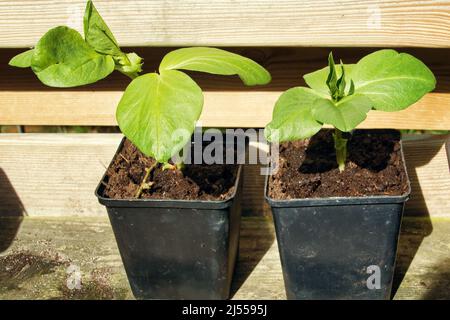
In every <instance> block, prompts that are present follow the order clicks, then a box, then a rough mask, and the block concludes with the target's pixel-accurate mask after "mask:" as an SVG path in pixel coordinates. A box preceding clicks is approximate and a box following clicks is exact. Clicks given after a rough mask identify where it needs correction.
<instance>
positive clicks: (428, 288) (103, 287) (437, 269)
mask: <svg viewBox="0 0 450 320" xmlns="http://www.w3.org/2000/svg"><path fill="white" fill-rule="evenodd" d="M0 231H1V232H0V243H1V244H3V247H1V248H0V299H67V298H71V297H72V298H77V299H96V298H97V299H101V298H103V299H111V298H114V299H133V296H132V293H131V290H130V288H129V285H128V281H127V278H126V275H125V270H124V268H123V265H122V262H121V259H120V255H119V252H118V249H117V246H116V242H115V240H114V236H113V233H112V230H111V227H110V224H109V221H108V220H107V218H105V217H104V218H99V217H89V218H86V217H85V218H73V217H72V218H69V217H57V218H48V217H47V218H36V217H34V218H31V217H27V218H25V219H23V220H22V221H18V220H11V219H9V220H7V219H6V218H0ZM16 233H17V234H16ZM5 243H7V245H5ZM449 243H450V220H449V219H432V220H429V219H413V218H406V219H404V220H403V224H402V232H401V234H400V240H399V248H398V254H397V267H396V270H395V276H394V289H393V292H394V293H395V296H394V299H450V291H449V290H448V287H449V286H450V277H449V268H450V247H449V246H448V244H449ZM15 254H16V257H17V254H22V256H21V257H22V259H18V260H19V261H23V258H25V257H30V256H31V257H32V258H29V260H28V261H27V263H24V264H22V265H21V267H18V268H17V270H16V272H15V274H14V276H10V275H9V276H8V277H7V278H5V277H4V276H3V277H2V273H1V270H3V269H4V268H5V267H7V266H8V265H7V263H6V262H5V259H11V257H13V256H14V255H15ZM56 257H59V258H58V259H59V260H60V261H67V262H68V263H67V264H65V265H60V266H54V267H53V268H51V265H52V263H54V260H55V258H56ZM70 265H72V268H74V267H75V268H76V267H79V270H80V272H81V274H80V275H81V280H82V283H83V285H82V286H81V291H78V290H76V289H75V290H68V289H65V290H64V288H67V281H68V280H69V283H70V280H71V279H73V278H70V277H73V273H72V274H71V273H67V270H68V269H67V268H68V267H69V266H70ZM72 270H74V269H72ZM95 274H97V277H95ZM93 275H94V276H93ZM6 285H8V286H9V288H5V286H6ZM231 298H232V299H285V298H286V295H285V291H284V283H283V275H282V271H281V264H280V260H279V254H278V248H277V242H276V239H275V234H274V227H273V222H272V220H271V219H270V218H263V217H251V218H249V217H246V218H243V221H242V227H241V236H240V252H239V260H238V264H237V266H236V270H235V275H234V277H233V285H232V293H231Z"/></svg>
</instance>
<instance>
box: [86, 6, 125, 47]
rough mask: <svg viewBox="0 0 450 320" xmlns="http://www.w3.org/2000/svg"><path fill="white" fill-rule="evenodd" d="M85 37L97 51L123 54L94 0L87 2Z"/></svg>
mask: <svg viewBox="0 0 450 320" xmlns="http://www.w3.org/2000/svg"><path fill="white" fill-rule="evenodd" d="M83 24H84V38H85V39H86V42H87V43H88V44H89V45H90V46H91V47H92V48H94V50H95V51H97V52H99V53H102V54H109V55H112V56H122V55H124V53H122V51H121V50H120V47H119V45H118V44H117V40H116V38H114V35H113V34H112V32H111V30H110V29H109V28H108V26H107V25H106V23H105V21H104V20H103V18H102V17H101V16H100V14H99V13H98V11H97V9H96V8H95V6H94V4H93V3H92V1H88V2H87V4H86V10H85V12H84V18H83Z"/></svg>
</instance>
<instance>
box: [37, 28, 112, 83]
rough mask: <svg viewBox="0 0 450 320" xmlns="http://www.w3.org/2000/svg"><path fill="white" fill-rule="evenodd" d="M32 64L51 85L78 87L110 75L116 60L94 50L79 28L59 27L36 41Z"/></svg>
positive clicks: (42, 79)
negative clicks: (78, 30) (79, 31)
mask: <svg viewBox="0 0 450 320" xmlns="http://www.w3.org/2000/svg"><path fill="white" fill-rule="evenodd" d="M31 68H32V70H33V71H34V73H35V74H36V75H37V77H38V78H39V80H41V81H42V83H44V84H46V85H48V86H50V87H76V86H81V85H85V84H89V83H94V82H96V81H98V80H100V79H103V78H105V77H106V76H108V75H109V74H110V73H111V72H113V71H114V61H113V59H112V57H111V56H108V55H102V54H99V53H97V52H95V51H94V50H93V49H92V48H91V47H90V46H89V45H88V44H87V43H86V42H85V41H84V40H83V38H82V37H81V35H80V34H79V33H78V32H77V31H76V30H73V29H70V28H68V27H56V28H53V29H51V30H50V31H48V32H47V33H46V34H45V35H44V36H43V37H42V38H41V39H40V40H39V42H38V43H37V44H36V47H35V48H34V53H33V57H32V59H31Z"/></svg>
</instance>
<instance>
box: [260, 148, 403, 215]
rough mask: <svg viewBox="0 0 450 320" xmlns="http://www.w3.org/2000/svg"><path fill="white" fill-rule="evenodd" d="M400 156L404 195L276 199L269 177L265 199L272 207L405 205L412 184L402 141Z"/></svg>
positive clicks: (265, 185) (265, 184)
mask: <svg viewBox="0 0 450 320" xmlns="http://www.w3.org/2000/svg"><path fill="white" fill-rule="evenodd" d="M400 155H401V158H402V162H403V169H404V170H405V174H406V183H407V186H408V188H407V190H406V192H405V193H404V194H401V195H395V196H386V195H373V196H356V197H326V198H294V199H283V200H279V199H274V198H271V197H269V195H268V186H269V175H267V176H266V178H265V183H264V198H265V199H266V201H267V202H268V203H269V204H270V206H272V207H313V206H341V205H360V204H361V205H363V204H388V203H403V202H406V201H407V200H408V199H409V196H410V194H411V182H410V180H409V175H408V170H407V169H406V162H405V154H404V152H403V143H402V139H400Z"/></svg>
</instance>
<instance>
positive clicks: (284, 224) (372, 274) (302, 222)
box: [265, 150, 410, 300]
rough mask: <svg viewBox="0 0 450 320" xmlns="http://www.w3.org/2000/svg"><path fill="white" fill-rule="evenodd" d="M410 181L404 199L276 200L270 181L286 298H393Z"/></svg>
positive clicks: (271, 201)
mask: <svg viewBox="0 0 450 320" xmlns="http://www.w3.org/2000/svg"><path fill="white" fill-rule="evenodd" d="M401 153H402V159H403V163H405V161H404V158H403V150H401ZM405 172H406V168H405ZM407 180H408V191H407V192H406V193H405V194H403V195H401V196H368V197H330V198H311V199H293V200H275V199H272V198H270V197H269V196H268V195H267V190H268V189H267V186H268V177H266V186H265V197H266V200H267V201H268V202H269V204H270V206H271V208H272V214H273V218H274V223H275V231H276V236H277V241H278V248H279V252H280V258H281V264H282V268H283V278H284V283H285V289H286V295H287V297H288V299H299V300H300V299H301V300H302V299H314V300H316V299H377V300H380V299H381V300H383V299H390V297H391V288H392V279H393V275H394V268H395V259H396V253H397V242H398V237H399V232H400V225H401V219H402V215H403V208H404V204H405V202H406V201H407V200H408V198H409V194H410V186H409V179H407Z"/></svg>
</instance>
